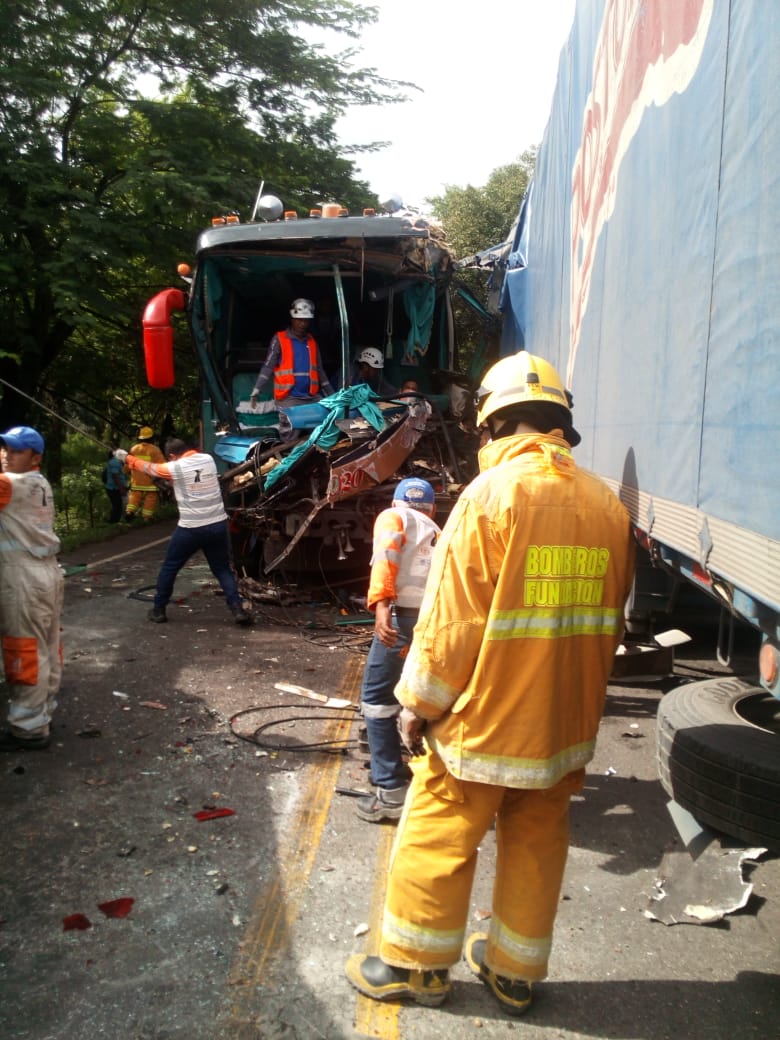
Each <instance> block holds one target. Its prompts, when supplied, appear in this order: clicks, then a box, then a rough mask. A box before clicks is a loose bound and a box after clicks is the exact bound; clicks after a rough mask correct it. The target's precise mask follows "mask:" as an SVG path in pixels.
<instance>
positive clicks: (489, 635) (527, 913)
mask: <svg viewBox="0 0 780 1040" xmlns="http://www.w3.org/2000/svg"><path fill="white" fill-rule="evenodd" d="M477 423H478V426H479V427H480V428H484V429H485V430H486V432H487V434H488V438H489V439H488V441H487V443H486V444H485V445H484V446H483V447H482V448H481V450H480V453H479V464H480V470H481V472H480V474H479V475H478V476H477V477H476V478H475V479H474V480H473V481H472V482H471V484H469V485H468V487H467V488H466V489H465V490H464V491H463V493H462V494H461V496H460V498H459V499H458V502H457V503H456V505H455V508H454V510H453V512H452V514H451V515H450V517H449V519H448V521H447V523H446V524H445V526H444V530H443V531H442V535H441V537H440V538H439V541H438V543H437V546H436V548H435V550H434V554H433V562H432V564H431V570H430V573H429V575H428V582H427V585H426V590H425V596H424V598H423V602H422V605H421V607H420V616H419V620H418V622H417V624H416V626H415V629H414V636H413V639H412V646H411V650H410V651H409V655H408V657H407V659H406V661H405V663H404V667H403V671H402V673H401V678H400V680H399V682H398V685H397V686H396V688H395V695H396V697H397V698H398V700H399V701H400V703H401V705H402V706H403V707H402V710H401V714H400V717H399V726H400V729H401V736H402V738H403V740H404V743H405V745H406V746H407V747H408V748H409V749H410V750H411V751H412V752H413V754H414V755H415V757H414V758H412V760H411V767H412V773H413V777H412V782H411V786H410V788H409V792H408V794H407V798H406V803H405V807H404V813H403V815H402V817H401V819H400V821H399V824H398V833H397V836H396V842H395V846H394V849H393V858H392V863H391V868H390V874H389V877H388V884H387V894H386V899H385V909H384V918H383V922H382V936H381V944H380V949H379V956H376V957H366V956H363V955H355V956H353V957H351V958H350V959H349V961H348V962H347V965H346V974H347V978H348V979H349V981H350V982H351V983H352V984H353V985H354V986H355V987H356V988H357V989H358V990H360V992H361V993H364V994H365V995H366V996H369V997H372V998H374V999H375V1000H398V999H401V998H408V999H411V1000H414V1001H416V1002H417V1003H420V1004H427V1005H430V1006H437V1005H439V1004H441V1003H442V1001H444V1000H445V998H446V997H447V995H448V993H449V991H450V987H451V984H450V978H449V969H450V967H451V966H452V965H453V964H455V963H456V962H457V961H458V959H459V958H460V956H461V951H462V949H463V943H464V938H465V931H466V922H467V919H468V913H469V901H470V893H471V886H472V881H473V878H474V871H475V868H476V862H477V854H478V849H479V846H480V843H481V842H482V840H483V838H484V836H485V833H486V832H487V830H488V828H489V827H490V826H491V824H492V822H493V820H495V821H496V876H495V883H494V887H493V906H492V914H491V918H490V927H489V930H488V932H486V933H481V932H477V933H475V934H472V935H471V936H470V937H469V939H468V940H467V942H466V946H465V955H466V960H467V963H468V965H469V967H470V968H471V970H472V971H473V972H474V973H475V974H476V975H477V977H478V978H479V979H481V980H482V982H484V983H485V985H486V986H487V987H488V989H489V990H490V992H491V994H492V995H493V997H494V998H495V999H496V1000H497V1001H498V1003H499V1004H500V1006H501V1007H502V1008H503V1009H504V1011H505V1012H506V1013H508V1014H510V1015H520V1014H522V1013H523V1012H524V1011H526V1010H527V1008H528V1007H529V1006H530V1004H531V998H532V994H531V987H532V984H533V983H534V982H535V981H537V980H539V979H543V978H544V977H545V976H546V974H547V962H548V957H549V954H550V949H551V945H552V932H553V922H554V920H555V914H556V909H557V906H558V900H559V894H560V887H561V882H562V879H563V871H564V865H565V862H566V856H567V852H568V844H569V831H568V814H569V800H570V798H571V796H572V794H574V793H575V792H577V791H579V790H580V789H581V788H582V786H583V781H584V777H585V766H586V765H587V764H588V762H589V761H590V760H591V758H592V757H593V753H594V748H595V741H596V733H597V731H598V727H599V721H600V719H601V715H602V712H603V709H604V700H605V694H606V687H607V682H608V679H609V674H610V671H611V668H612V661H613V657H614V654H615V651H616V649H617V647H618V644H619V643H620V640H621V638H622V636H623V625H624V620H623V619H624V608H625V603H626V599H627V597H628V594H629V591H630V587H631V581H632V577H633V571H634V544H633V539H632V533H631V523H630V519H629V514H628V512H627V510H626V509H625V508H624V506H623V504H622V503H621V502H620V501H619V499H618V498H617V496H616V495H614V494H613V493H612V491H611V490H610V489H609V488H608V487H607V485H606V484H604V483H603V482H602V481H601V480H600V479H599V478H597V477H595V476H594V475H593V474H591V473H588V472H586V471H585V470H581V469H579V468H578V467H577V465H576V464H575V462H574V459H573V458H572V453H571V448H572V447H573V446H574V445H576V444H578V443H579V441H580V436H579V434H578V433H577V432H576V430H575V429H574V427H573V426H572V415H571V396H570V395H569V394H568V392H567V391H566V390H565V389H564V386H563V383H562V382H561V379H560V376H559V375H558V373H557V372H556V370H555V369H554V368H553V367H552V365H550V364H549V363H548V362H547V361H545V360H544V359H543V358H541V357H537V356H534V355H531V354H528V353H526V352H525V351H521V352H520V353H518V354H514V355H512V356H511V357H506V358H503V359H502V360H501V361H499V362H497V363H496V364H495V365H493V367H492V368H491V369H489V371H488V372H487V373H486V375H485V377H484V380H483V384H482V386H481V387H480V390H479V392H478V395H477ZM423 734H424V736H423Z"/></svg>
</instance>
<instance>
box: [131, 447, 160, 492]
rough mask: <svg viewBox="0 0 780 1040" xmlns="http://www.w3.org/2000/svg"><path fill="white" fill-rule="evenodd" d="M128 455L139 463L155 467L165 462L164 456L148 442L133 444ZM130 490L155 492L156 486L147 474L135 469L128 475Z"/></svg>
mask: <svg viewBox="0 0 780 1040" xmlns="http://www.w3.org/2000/svg"><path fill="white" fill-rule="evenodd" d="M130 454H131V455H132V456H133V457H134V458H136V459H138V460H139V461H140V462H151V463H153V464H154V465H156V466H159V465H162V464H163V463H164V462H165V456H164V455H163V453H162V452H161V451H160V449H159V448H158V447H157V445H156V444H151V443H149V442H148V441H140V442H139V443H138V444H134V445H133V447H132V448H131V449H130ZM128 469H129V467H128ZM130 490H131V491H156V490H157V485H156V484H155V483H154V481H153V480H152V478H151V477H150V476H149V475H148V474H145V473H143V472H142V471H141V470H137V469H136V470H133V471H132V473H131V474H130Z"/></svg>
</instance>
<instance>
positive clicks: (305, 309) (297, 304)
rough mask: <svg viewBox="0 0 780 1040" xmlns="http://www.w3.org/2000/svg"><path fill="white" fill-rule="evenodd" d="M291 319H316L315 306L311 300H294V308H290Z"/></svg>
mask: <svg viewBox="0 0 780 1040" xmlns="http://www.w3.org/2000/svg"><path fill="white" fill-rule="evenodd" d="M290 317H291V318H313V317H314V304H313V303H312V302H311V300H303V299H300V300H293V304H292V307H291V308H290Z"/></svg>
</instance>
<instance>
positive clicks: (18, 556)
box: [0, 469, 65, 738]
mask: <svg viewBox="0 0 780 1040" xmlns="http://www.w3.org/2000/svg"><path fill="white" fill-rule="evenodd" d="M59 549H60V542H59V539H58V538H57V536H56V534H55V533H54V496H53V494H52V490H51V486H50V485H49V482H48V480H47V479H46V478H45V477H44V476H43V474H42V473H41V472H40V471H39V470H35V469H34V470H30V471H29V472H28V473H0V634H2V646H3V664H4V667H5V681H6V684H7V686H8V693H9V704H8V726H9V729H10V731H11V732H12V733H14V734H15V735H16V736H19V737H22V738H25V737H26V738H29V737H35V736H46V735H48V733H49V724H50V722H51V717H52V713H53V711H54V709H55V708H56V706H57V703H56V700H55V698H56V695H57V692H58V691H59V688H60V678H61V676H62V648H61V645H60V614H61V613H62V601H63V593H64V587H65V582H64V576H63V573H62V568H61V567H60V565H59V563H58V561H57V553H58V552H59Z"/></svg>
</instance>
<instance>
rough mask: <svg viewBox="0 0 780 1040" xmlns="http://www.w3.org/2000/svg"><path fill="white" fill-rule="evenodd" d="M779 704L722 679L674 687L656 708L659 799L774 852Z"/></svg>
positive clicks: (779, 803)
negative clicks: (663, 794)
mask: <svg viewBox="0 0 780 1040" xmlns="http://www.w3.org/2000/svg"><path fill="white" fill-rule="evenodd" d="M778 718H780V702H778V701H776V700H775V699H774V698H773V697H772V696H771V695H770V694H768V693H766V691H764V690H762V689H761V687H759V686H753V685H751V684H750V683H747V682H745V681H744V680H742V679H738V678H736V677H731V676H724V677H723V678H719V679H706V680H704V681H703V682H695V683H690V684H688V685H685V686H678V687H677V688H676V689H674V690H671V691H670V692H669V693H667V694H666V695H665V697H664V698H663V700H662V701H661V703H660V705H659V707H658V731H657V743H656V746H657V755H658V771H659V776H660V779H661V784H662V786H663V788H664V790H665V791H666V793H667V794H668V795H669V796H670V797H672V798H674V800H675V801H676V802H678V803H679V804H680V805H682V806H683V808H684V809H687V810H688V811H689V812H690V813H692V814H693V816H695V817H696V819H697V820H699V821H700V822H701V823H704V824H707V825H708V826H709V827H712V828H714V829H715V830H718V831H722V832H723V833H724V834H728V835H730V836H731V837H734V838H738V839H739V840H740V841H744V842H746V843H747V844H749V845H760V846H763V847H766V848H768V849H771V850H772V851H773V852H780V731H779V730H778Z"/></svg>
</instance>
